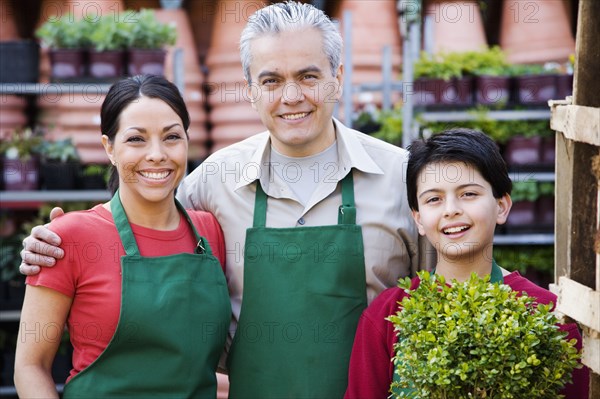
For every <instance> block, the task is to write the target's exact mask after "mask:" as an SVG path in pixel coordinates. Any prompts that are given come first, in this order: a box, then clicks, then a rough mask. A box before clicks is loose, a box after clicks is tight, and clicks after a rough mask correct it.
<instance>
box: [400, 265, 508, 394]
mask: <svg viewBox="0 0 600 399" xmlns="http://www.w3.org/2000/svg"><path fill="white" fill-rule="evenodd" d="M433 273H435V270H434V271H433ZM490 283H499V284H503V283H504V277H503V276H502V269H500V266H498V264H497V263H496V261H495V260H494V259H492V272H491V273H490ZM393 382H398V383H399V382H400V375H399V374H398V373H396V370H394V376H393ZM413 391H414V389H413V388H392V387H390V392H391V393H392V397H394V398H396V397H398V396H400V393H401V392H404V393H409V392H413Z"/></svg>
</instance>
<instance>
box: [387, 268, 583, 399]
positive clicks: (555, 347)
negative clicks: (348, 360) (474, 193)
mask: <svg viewBox="0 0 600 399" xmlns="http://www.w3.org/2000/svg"><path fill="white" fill-rule="evenodd" d="M419 277H420V278H421V284H420V286H419V287H418V288H417V289H416V290H414V291H411V296H410V297H407V298H405V299H403V300H402V302H401V304H400V305H401V307H402V310H401V311H399V312H398V313H397V314H396V315H393V316H390V317H389V318H388V319H389V320H390V321H391V322H392V323H393V324H394V326H395V330H396V333H397V334H398V338H399V339H398V343H397V344H396V345H395V351H396V356H395V357H394V359H393V360H394V365H395V373H397V374H398V375H399V382H394V383H393V384H392V389H398V388H412V390H411V391H410V392H401V393H399V394H398V395H396V396H395V397H399V398H428V399H442V398H444V399H447V398H486V399H496V398H497V399H500V398H502V399H510V398H528V399H542V398H543V399H545V398H548V399H550V398H552V399H555V398H558V397H560V396H559V395H557V392H558V391H559V390H560V389H561V388H562V387H563V386H564V385H565V384H566V383H568V382H569V381H570V376H571V372H572V370H573V369H574V368H575V367H579V366H578V362H577V360H578V359H579V357H580V355H579V353H578V352H577V349H576V348H575V343H576V341H575V340H571V341H566V340H565V339H564V337H565V335H566V333H564V332H562V331H560V330H559V328H558V326H557V325H556V323H557V319H556V317H555V316H554V315H553V314H552V313H551V312H550V305H536V301H535V299H534V298H531V297H529V296H527V295H522V296H519V293H518V292H515V291H512V290H511V289H510V287H509V286H507V285H504V284H491V283H490V282H489V276H486V277H485V278H484V279H481V278H479V277H478V276H477V275H475V274H473V275H472V276H471V278H470V279H469V280H468V281H466V282H464V283H458V282H456V281H453V283H452V286H448V285H446V284H445V279H444V278H443V276H440V275H430V274H429V273H427V272H420V273H419ZM399 286H400V287H401V288H403V289H404V290H406V291H408V290H409V288H410V279H408V278H406V279H404V280H401V281H400V283H399Z"/></svg>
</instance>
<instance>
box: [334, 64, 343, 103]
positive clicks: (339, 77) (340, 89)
mask: <svg viewBox="0 0 600 399" xmlns="http://www.w3.org/2000/svg"><path fill="white" fill-rule="evenodd" d="M335 79H336V80H337V81H338V88H337V93H336V96H335V98H336V100H339V99H340V98H342V94H344V64H340V66H339V67H338V70H337V73H336V75H335Z"/></svg>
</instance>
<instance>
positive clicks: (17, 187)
mask: <svg viewBox="0 0 600 399" xmlns="http://www.w3.org/2000/svg"><path fill="white" fill-rule="evenodd" d="M38 164H39V163H38V160H37V159H36V158H30V159H28V160H26V161H22V160H20V159H2V178H3V180H4V189H5V190H7V191H23V190H26V191H27V190H37V188H38V183H39V167H38Z"/></svg>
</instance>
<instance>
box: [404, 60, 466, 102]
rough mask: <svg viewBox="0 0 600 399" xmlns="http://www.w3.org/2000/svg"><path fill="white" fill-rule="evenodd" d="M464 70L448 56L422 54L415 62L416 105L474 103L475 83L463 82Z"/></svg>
mask: <svg viewBox="0 0 600 399" xmlns="http://www.w3.org/2000/svg"><path fill="white" fill-rule="evenodd" d="M462 77H463V67H462V65H461V63H460V62H457V58H456V57H453V56H452V55H450V54H449V53H439V54H435V55H430V54H427V53H421V56H420V57H419V59H418V60H417V62H415V82H414V95H415V105H435V104H453V105H469V104H471V103H472V96H471V91H472V90H471V89H472V81H471V80H469V79H467V80H464V81H463V80H460V79H462Z"/></svg>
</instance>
